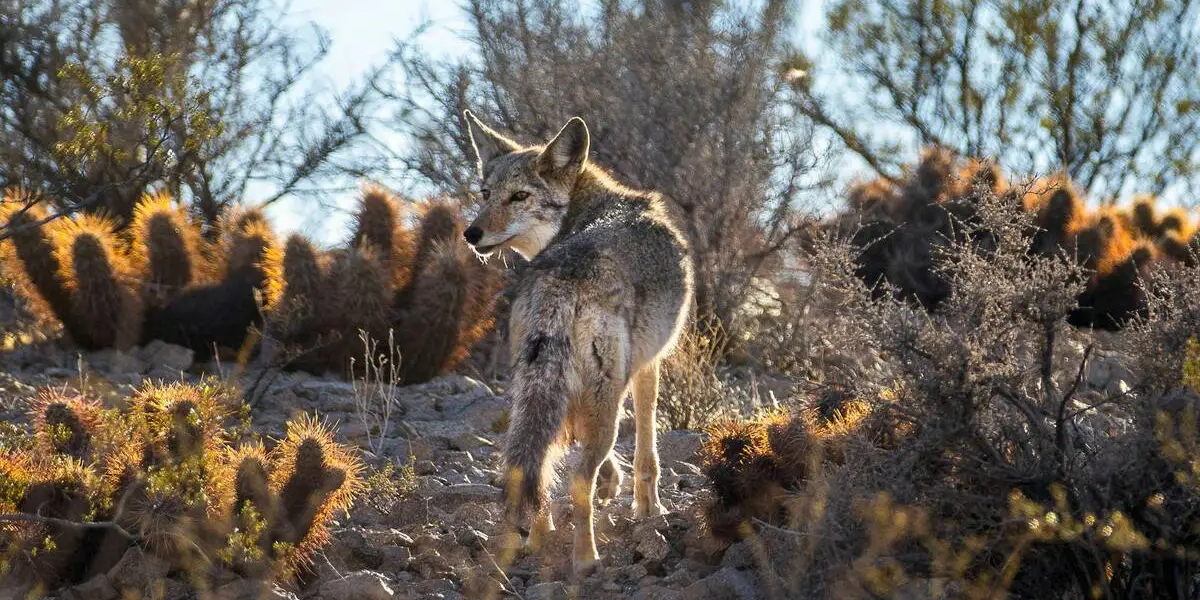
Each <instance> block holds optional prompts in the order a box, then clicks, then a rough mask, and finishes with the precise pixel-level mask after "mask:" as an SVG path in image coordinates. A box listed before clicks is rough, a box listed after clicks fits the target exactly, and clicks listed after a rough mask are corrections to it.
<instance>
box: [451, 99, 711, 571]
mask: <svg viewBox="0 0 1200 600" xmlns="http://www.w3.org/2000/svg"><path fill="white" fill-rule="evenodd" d="M463 116H464V117H465V119H466V122H467V132H468V134H469V135H470V140H471V145H472V147H473V149H474V152H475V157H474V158H475V159H476V166H477V168H478V172H479V177H480V179H481V181H482V184H481V188H480V193H481V195H482V198H483V204H482V207H481V210H480V212H479V216H478V217H477V218H476V219H475V220H474V222H472V223H471V226H470V227H468V228H467V229H466V230H465V231H464V232H463V237H465V238H466V241H467V243H468V244H470V245H471V247H472V248H473V249H474V250H475V252H476V253H478V254H480V255H482V256H486V255H489V254H490V253H492V252H493V251H495V250H498V249H502V248H510V249H512V250H513V251H515V252H517V253H518V254H520V255H521V256H523V257H525V258H526V259H528V260H529V264H528V270H527V271H526V273H525V274H524V276H523V277H522V279H521V281H520V282H519V283H518V286H517V292H516V297H515V299H514V300H513V304H512V313H511V316H510V317H509V333H508V337H509V341H510V342H509V343H510V344H511V348H512V354H511V356H512V361H513V365H512V382H511V385H510V388H509V393H510V395H511V398H512V413H511V416H510V420H509V423H510V424H509V430H508V434H507V441H506V443H505V445H504V453H503V456H504V465H505V480H506V483H505V492H506V496H507V501H508V504H507V507H508V511H507V512H508V517H507V519H508V524H509V525H510V526H511V527H513V528H515V527H517V526H518V521H519V520H520V519H521V518H522V517H523V516H524V513H526V512H529V511H532V512H533V513H534V517H533V525H532V527H531V529H530V536H529V538H530V539H529V542H530V544H531V545H532V546H534V547H536V546H537V545H538V544H539V541H538V540H539V538H540V537H541V535H542V534H543V532H545V531H549V530H551V529H553V528H554V524H553V522H552V521H551V518H550V514H549V511H548V510H546V508H547V506H546V501H547V499H548V498H547V495H548V491H549V487H550V484H551V480H552V479H553V478H554V470H555V469H554V467H555V463H556V461H557V458H558V457H559V455H560V454H561V450H562V449H563V447H564V446H565V445H566V444H567V443H568V442H570V441H571V440H576V441H579V442H580V444H581V445H582V454H581V458H580V462H579V466H578V467H577V469H576V470H575V472H574V474H573V476H572V478H571V482H570V489H571V499H572V502H573V510H572V518H573V520H574V524H575V543H574V551H573V554H572V559H573V567H574V569H575V571H576V572H580V573H587V572H590V571H592V570H593V569H594V568H595V565H596V561H597V560H598V558H599V557H598V555H597V553H596V542H595V539H594V533H593V528H592V502H593V500H594V499H595V498H596V497H597V496H599V498H600V500H601V501H604V502H607V501H608V500H610V499H612V498H613V497H614V496H616V494H617V492H618V491H619V489H620V484H621V477H622V475H621V469H620V465H619V464H618V462H617V460H616V457H615V456H614V454H613V444H614V442H615V441H616V438H617V424H618V421H619V418H620V414H621V404H622V402H623V400H624V398H625V392H626V390H627V389H630V388H631V389H632V392H633V403H634V411H635V419H636V428H637V441H636V449H635V451H634V461H633V466H634V472H635V478H634V486H633V489H634V492H633V493H634V510H635V513H636V515H637V516H640V517H645V516H650V515H658V514H663V513H664V512H665V511H664V509H663V506H662V504H661V503H660V502H659V499H658V476H659V466H658V452H657V450H656V449H655V443H656V442H655V440H656V434H655V415H654V412H655V406H656V404H657V401H658V373H659V362H660V361H661V360H662V358H663V357H664V356H665V355H667V354H669V353H670V351H671V350H672V348H673V347H674V346H675V342H676V341H677V339H678V337H679V333H680V330H681V329H682V328H683V325H684V322H685V320H686V318H687V315H688V312H687V310H686V308H687V307H689V306H690V305H691V302H692V264H691V259H690V257H689V252H688V247H687V242H686V241H685V239H684V237H683V235H682V234H681V233H680V232H679V231H678V230H677V229H676V228H675V227H674V226H673V225H672V224H671V223H670V220H669V217H668V216H667V213H666V208H665V206H664V205H663V201H662V200H661V199H660V197H659V195H658V194H656V193H652V192H644V191H637V190H633V189H630V188H627V187H624V186H622V185H621V184H619V183H617V182H616V181H615V180H614V179H613V178H612V177H611V176H610V175H609V174H608V173H606V172H605V171H603V170H601V169H600V168H599V167H596V166H595V165H592V164H591V163H590V162H589V161H588V159H587V156H588V146H589V143H590V135H589V133H588V128H587V125H585V124H584V122H583V120H582V119H580V118H579V117H575V118H573V119H571V120H570V121H568V122H567V124H566V125H565V126H563V128H562V130H560V131H559V132H558V135H556V136H555V137H554V139H553V140H551V141H550V142H549V143H547V144H545V145H544V146H529V147H526V146H520V145H518V144H516V143H515V142H513V141H511V140H509V139H506V138H505V137H503V136H502V135H500V134H498V133H497V132H495V131H493V130H492V129H490V128H488V127H487V126H486V125H484V124H483V123H481V122H480V121H479V120H478V119H477V118H475V116H474V115H472V114H471V112H470V111H465V112H464V114H463ZM598 480H599V481H598ZM514 535H515V534H514Z"/></svg>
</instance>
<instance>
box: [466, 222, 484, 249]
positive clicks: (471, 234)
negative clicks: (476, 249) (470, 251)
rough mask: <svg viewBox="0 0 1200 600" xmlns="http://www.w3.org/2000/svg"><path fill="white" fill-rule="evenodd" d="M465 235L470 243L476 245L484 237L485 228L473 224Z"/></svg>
mask: <svg viewBox="0 0 1200 600" xmlns="http://www.w3.org/2000/svg"><path fill="white" fill-rule="evenodd" d="M463 237H464V238H466V239H467V243H468V244H471V245H472V246H474V245H475V244H478V243H479V240H482V239H483V230H482V229H480V228H478V227H475V226H474V225H472V226H470V227H468V228H467V230H466V231H464V232H463Z"/></svg>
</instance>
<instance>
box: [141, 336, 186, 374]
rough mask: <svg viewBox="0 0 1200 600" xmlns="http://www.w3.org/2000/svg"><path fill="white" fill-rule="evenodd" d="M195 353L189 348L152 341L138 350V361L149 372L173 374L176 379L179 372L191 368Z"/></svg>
mask: <svg viewBox="0 0 1200 600" xmlns="http://www.w3.org/2000/svg"><path fill="white" fill-rule="evenodd" d="M194 358H195V353H194V352H192V349H191V348H184V347H183V346H176V345H175V344H168V343H166V342H163V341H160V340H153V341H151V342H150V343H149V344H146V345H145V346H142V348H141V349H140V350H138V360H140V361H142V362H143V363H145V365H146V367H147V368H149V369H150V370H151V371H161V372H166V373H174V374H175V376H176V377H178V376H179V373H180V372H181V371H186V370H188V369H190V368H191V367H192V361H193V360H194Z"/></svg>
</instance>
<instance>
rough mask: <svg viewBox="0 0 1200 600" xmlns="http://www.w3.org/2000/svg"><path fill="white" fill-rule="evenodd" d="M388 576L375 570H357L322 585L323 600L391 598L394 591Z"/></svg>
mask: <svg viewBox="0 0 1200 600" xmlns="http://www.w3.org/2000/svg"><path fill="white" fill-rule="evenodd" d="M389 583H390V581H389V580H388V578H387V577H385V576H383V575H381V574H379V573H375V572H373V571H355V572H354V573H350V574H348V575H346V576H345V577H343V578H341V579H333V580H330V581H326V582H325V583H324V584H322V585H321V592H320V597H321V600H360V599H361V600H389V599H390V598H391V597H392V596H393V595H394V592H393V591H392V588H391V586H390V585H389Z"/></svg>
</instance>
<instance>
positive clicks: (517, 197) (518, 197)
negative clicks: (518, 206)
mask: <svg viewBox="0 0 1200 600" xmlns="http://www.w3.org/2000/svg"><path fill="white" fill-rule="evenodd" d="M526 198H529V192H515V193H513V195H512V196H510V197H509V198H508V201H509V202H521V201H523V200H525V199H526Z"/></svg>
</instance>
